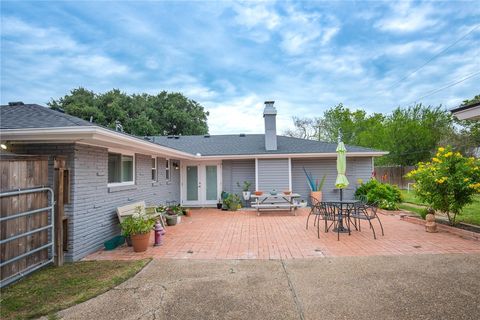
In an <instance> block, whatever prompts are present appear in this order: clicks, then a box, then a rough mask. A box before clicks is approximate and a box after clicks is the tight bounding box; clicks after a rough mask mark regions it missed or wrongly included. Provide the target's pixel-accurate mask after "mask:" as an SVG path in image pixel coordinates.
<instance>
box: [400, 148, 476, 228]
mask: <svg viewBox="0 0 480 320" xmlns="http://www.w3.org/2000/svg"><path fill="white" fill-rule="evenodd" d="M407 178H410V179H415V185H414V190H415V195H416V196H417V197H418V198H419V199H420V200H422V201H423V202H425V203H426V204H428V205H429V206H430V207H431V208H432V209H434V210H438V211H441V212H444V213H445V214H446V215H447V217H448V220H449V222H450V224H452V225H453V224H455V218H456V216H457V214H459V213H461V211H462V209H463V208H464V207H465V206H466V205H467V204H470V203H472V202H473V196H474V195H475V194H478V193H480V160H479V159H475V158H473V157H470V158H466V157H463V156H462V155H461V154H460V152H453V151H452V148H451V147H446V148H442V147H440V148H438V152H437V154H436V155H435V157H433V158H432V161H431V162H426V163H422V162H420V163H419V164H418V169H416V170H412V171H410V172H409V173H408V174H407Z"/></svg>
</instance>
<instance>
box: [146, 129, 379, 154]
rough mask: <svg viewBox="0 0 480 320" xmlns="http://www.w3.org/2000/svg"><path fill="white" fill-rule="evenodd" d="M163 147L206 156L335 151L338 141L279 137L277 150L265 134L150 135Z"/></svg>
mask: <svg viewBox="0 0 480 320" xmlns="http://www.w3.org/2000/svg"><path fill="white" fill-rule="evenodd" d="M149 138H150V141H153V142H155V143H157V144H160V145H162V146H166V147H169V148H174V149H177V150H180V151H183V152H188V153H191V154H197V153H199V154H201V155H202V156H225V155H249V154H294V153H335V152H336V151H335V150H336V148H337V144H335V143H327V142H321V141H315V140H306V139H299V138H292V137H285V136H277V150H274V151H267V150H265V135H264V134H245V135H210V136H209V135H206V136H175V137H173V136H169V137H165V136H155V137H149ZM346 148H347V151H348V152H362V153H363V152H379V151H378V150H373V149H369V148H363V147H354V146H347V147H346Z"/></svg>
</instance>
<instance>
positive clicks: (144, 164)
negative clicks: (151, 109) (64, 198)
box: [0, 102, 385, 261]
mask: <svg viewBox="0 0 480 320" xmlns="http://www.w3.org/2000/svg"><path fill="white" fill-rule="evenodd" d="M0 112H1V113H0V130H1V132H0V134H1V135H0V140H1V142H2V144H5V145H7V146H8V149H9V151H10V152H14V153H19V154H35V155H48V156H49V157H50V159H51V163H52V166H51V167H52V169H51V171H52V172H51V173H50V174H51V175H53V157H55V156H64V157H66V162H67V167H68V169H69V174H70V181H71V183H70V202H69V204H67V205H65V213H66V215H67V216H68V218H69V219H68V223H69V226H68V246H67V249H68V252H66V255H65V257H66V259H67V260H70V261H76V260H79V259H81V258H83V257H85V256H86V255H87V254H89V253H91V252H94V251H96V250H98V249H99V248H101V247H102V245H103V242H104V241H105V240H108V239H110V238H112V237H113V236H115V235H117V234H118V233H119V227H118V220H117V217H116V214H115V208H116V207H118V206H122V205H125V204H128V203H129V202H134V201H141V200H145V201H146V203H147V204H161V203H165V202H168V201H177V202H179V203H182V204H183V205H185V206H200V207H202V206H214V205H215V204H216V203H217V201H218V199H219V198H220V193H221V192H222V191H223V190H224V191H227V192H240V191H241V190H240V188H239V187H238V186H237V182H239V183H242V182H243V181H245V180H247V181H250V182H251V183H252V189H255V190H264V191H268V190H272V189H276V190H293V191H294V192H296V193H299V194H301V195H303V196H304V199H306V197H307V196H308V194H309V189H308V185H307V183H306V179H305V175H304V173H303V167H305V168H306V169H307V170H308V171H310V172H312V173H313V175H315V176H317V177H321V176H323V175H324V174H326V175H327V179H326V184H325V187H324V190H323V191H324V198H325V199H326V200H329V199H337V198H338V191H337V190H335V187H334V183H335V178H336V153H335V149H336V145H335V144H331V143H325V142H319V141H311V140H304V139H297V138H291V137H285V136H278V135H277V134H276V110H275V108H274V107H273V102H267V103H266V107H265V111H264V114H263V116H264V119H265V133H264V134H237V135H205V136H156V137H145V138H139V137H134V136H131V135H128V134H124V133H121V132H117V131H113V130H110V129H107V128H104V127H101V126H98V125H96V124H94V123H91V122H88V121H84V120H82V119H79V118H76V117H73V116H70V115H67V114H63V113H61V112H57V111H53V110H51V109H48V108H46V107H43V106H39V105H35V104H11V105H5V106H1V107H0ZM384 154H385V152H381V151H377V150H372V149H367V148H362V147H355V146H347V177H348V178H349V180H350V181H351V187H349V189H347V190H346V192H345V193H344V197H353V192H354V188H355V181H357V179H359V178H360V179H363V180H368V179H369V178H370V177H371V174H372V171H373V159H374V157H377V156H381V155H384ZM51 181H52V180H51Z"/></svg>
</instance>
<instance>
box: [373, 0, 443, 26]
mask: <svg viewBox="0 0 480 320" xmlns="http://www.w3.org/2000/svg"><path fill="white" fill-rule="evenodd" d="M435 13H436V11H435V9H434V7H432V6H431V5H429V4H424V5H418V6H414V5H412V2H411V1H398V2H395V3H394V4H392V5H391V13H390V14H389V15H387V16H385V17H384V18H383V19H381V20H379V21H378V22H377V23H376V24H375V27H377V28H379V29H380V30H382V31H390V32H398V33H407V32H414V31H419V30H425V29H427V28H431V27H434V26H436V25H438V24H440V20H439V19H437V18H434V16H435Z"/></svg>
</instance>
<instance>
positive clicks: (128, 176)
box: [108, 153, 134, 183]
mask: <svg viewBox="0 0 480 320" xmlns="http://www.w3.org/2000/svg"><path fill="white" fill-rule="evenodd" d="M133 170H134V160H133V156H127V155H123V154H119V153H108V183H133Z"/></svg>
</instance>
